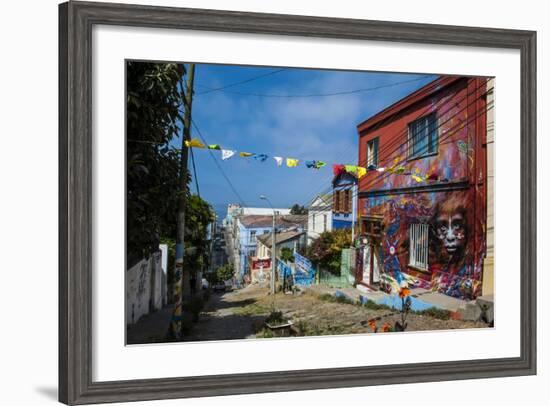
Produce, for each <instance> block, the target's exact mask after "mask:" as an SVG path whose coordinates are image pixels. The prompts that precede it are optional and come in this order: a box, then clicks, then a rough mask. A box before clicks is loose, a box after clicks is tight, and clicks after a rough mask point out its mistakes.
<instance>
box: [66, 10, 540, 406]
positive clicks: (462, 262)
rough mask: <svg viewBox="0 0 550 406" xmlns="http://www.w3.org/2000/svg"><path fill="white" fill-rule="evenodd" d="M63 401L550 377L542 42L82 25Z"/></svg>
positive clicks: (124, 17) (497, 32)
mask: <svg viewBox="0 0 550 406" xmlns="http://www.w3.org/2000/svg"><path fill="white" fill-rule="evenodd" d="M59 30H60V31H59V32H60V35H59V39H60V46H59V50H60V52H59V79H60V80H59V96H60V97H59V100H60V105H59V157H60V158H59V159H60V161H59V168H60V172H59V173H60V175H59V185H60V187H59V190H60V191H59V201H60V203H59V214H60V215H59V218H60V220H59V221H60V224H59V234H60V259H59V263H60V268H59V287H60V289H59V292H60V293H59V295H60V297H59V314H60V322H59V371H60V372H59V400H60V401H61V402H63V403H66V404H85V403H102V402H115V401H118V402H120V401H137V400H152V399H168V398H184V397H197V396H218V395H229V394H245V393H259V392H276V391H292V390H306V389H317V388H339V387H352V386H367V385H381V384H395V383H413V382H427V381H441V380H458V379H472V378H487V377H503V376H518V375H531V374H535V373H536V323H535V321H536V273H535V270H536V221H535V220H536V187H535V185H536V126H535V123H536V92H535V89H536V72H535V61H536V54H535V49H536V46H535V43H536V33H535V32H531V31H517V30H506V29H493V28H475V27H457V26H441V25H427V24H413V23H398V22H383V21H366V20H351V19H337V18H319V17H308V16H291V15H277V14H259V13H243V12H230V11H217V10H200V9H183V8H167V7H148V6H136V5H122V4H110V3H86V2H72V1H70V2H68V3H63V4H61V5H60V6H59Z"/></svg>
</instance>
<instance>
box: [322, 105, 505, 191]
mask: <svg viewBox="0 0 550 406" xmlns="http://www.w3.org/2000/svg"><path fill="white" fill-rule="evenodd" d="M493 108H494V105H493V102H491V106H490V107H489V108H485V109H483V111H480V112H478V113H476V115H475V116H473V117H470V118H468V121H467V123H466V125H468V124H469V121H470V120H473V119H476V118H477V117H478V116H480V115H482V114H483V113H486V112H487V111H490V110H491V109H493ZM463 127H464V123H460V124H457V125H455V126H454V127H453V128H452V129H451V130H450V131H449V132H448V134H445V136H444V137H442V139H441V141H443V140H446V139H447V138H449V137H451V136H452V135H454V134H456V132H457V131H459V130H461V129H462V128H463ZM451 142H453V141H447V142H440V143H439V145H445V144H448V143H451ZM425 148H428V146H426V147H425ZM405 161H406V159H405V160H403V161H401V162H400V163H403V162H405ZM391 175H393V173H391V172H384V173H382V174H380V175H378V176H377V177H375V178H373V179H371V180H370V181H369V183H367V184H366V185H361V189H363V190H364V189H368V188H369V187H370V186H373V185H374V184H376V183H378V182H380V181H382V180H384V179H386V178H388V177H389V176H391ZM403 175H405V174H403ZM357 185H358V187H357V191H356V193H354V194H353V196H352V197H353V198H355V197H356V196H357V195H358V194H359V193H360V190H359V186H360V185H359V183H358V184H357ZM330 189H331V187H330V186H329V187H328V188H327V189H325V190H324V191H323V192H321V193H319V194H322V193H328V191H329V190H330ZM319 194H317V195H319Z"/></svg>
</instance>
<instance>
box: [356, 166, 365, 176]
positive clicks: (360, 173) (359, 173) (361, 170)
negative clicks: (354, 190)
mask: <svg viewBox="0 0 550 406" xmlns="http://www.w3.org/2000/svg"><path fill="white" fill-rule="evenodd" d="M366 173H367V168H363V167H362V166H358V167H357V177H358V178H359V179H361V178H362V177H363V176H365V174H366Z"/></svg>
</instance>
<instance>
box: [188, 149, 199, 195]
mask: <svg viewBox="0 0 550 406" xmlns="http://www.w3.org/2000/svg"><path fill="white" fill-rule="evenodd" d="M190 149H191V162H192V164H193V174H194V177H195V186H196V187H197V195H198V196H199V197H201V191H200V189H199V178H198V177H197V168H196V167H195V154H194V153H193V148H190Z"/></svg>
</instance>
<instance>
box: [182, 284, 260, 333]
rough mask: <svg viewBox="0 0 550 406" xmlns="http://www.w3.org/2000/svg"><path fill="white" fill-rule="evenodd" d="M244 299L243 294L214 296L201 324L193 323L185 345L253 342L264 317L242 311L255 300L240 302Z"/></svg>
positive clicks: (202, 314) (219, 294) (238, 292)
mask: <svg viewBox="0 0 550 406" xmlns="http://www.w3.org/2000/svg"><path fill="white" fill-rule="evenodd" d="M241 296H242V295H241V292H240V291H232V292H225V293H212V295H211V297H210V300H209V301H208V303H207V304H206V306H205V309H204V310H203V311H202V312H201V315H200V318H199V321H198V322H196V323H193V325H192V327H191V330H190V332H189V333H188V335H187V336H185V338H184V341H207V340H222V339H223V340H234V339H240V338H254V337H255V329H256V328H258V327H259V326H261V325H262V323H263V320H264V317H263V316H260V315H256V316H251V315H248V314H247V313H246V312H243V311H242V310H243V308H244V307H246V306H248V305H249V304H252V303H254V302H255V300H254V299H241Z"/></svg>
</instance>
